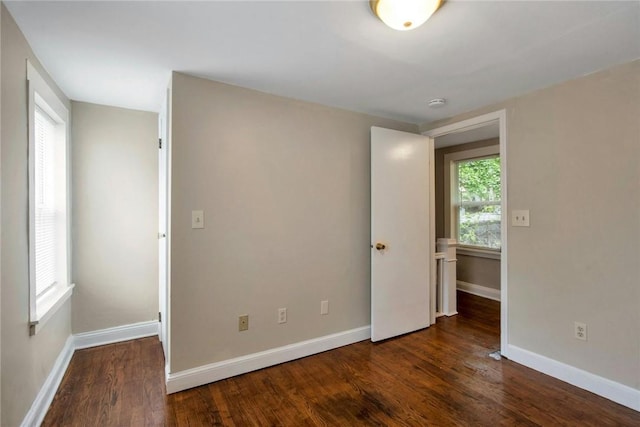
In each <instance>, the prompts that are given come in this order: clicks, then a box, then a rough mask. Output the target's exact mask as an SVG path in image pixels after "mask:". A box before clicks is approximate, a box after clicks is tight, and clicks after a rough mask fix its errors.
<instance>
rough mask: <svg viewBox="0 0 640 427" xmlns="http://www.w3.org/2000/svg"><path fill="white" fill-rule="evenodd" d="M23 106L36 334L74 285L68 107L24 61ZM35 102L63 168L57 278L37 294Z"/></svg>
mask: <svg viewBox="0 0 640 427" xmlns="http://www.w3.org/2000/svg"><path fill="white" fill-rule="evenodd" d="M27 93H28V99H27V108H28V116H27V123H28V141H29V150H28V153H29V155H28V170H29V183H28V185H29V187H28V188H29V190H28V193H29V333H30V334H31V335H34V334H36V333H37V332H39V330H40V329H41V328H42V327H43V326H44V325H45V323H46V322H47V321H48V320H49V319H50V318H51V317H52V316H53V315H54V314H55V313H56V312H57V311H58V309H59V308H60V307H62V305H63V304H64V303H65V301H67V300H68V299H69V298H70V297H71V294H72V290H73V287H74V285H73V284H72V283H71V234H70V232H71V191H70V170H71V163H70V155H69V151H70V150H69V149H70V141H69V136H70V132H69V125H70V123H69V110H68V109H67V108H66V106H65V105H64V103H63V102H62V101H61V100H60V98H58V96H57V95H56V93H55V92H54V91H53V90H52V89H51V88H50V87H49V85H48V84H47V83H46V81H45V80H44V79H43V77H42V76H41V75H40V73H39V72H38V71H37V70H36V68H35V67H34V66H33V65H32V64H31V63H30V62H29V61H27ZM36 106H37V107H38V108H39V109H40V110H42V111H43V112H45V113H46V114H47V115H49V117H50V118H52V119H53V120H54V122H56V123H57V126H56V138H57V140H58V141H57V142H58V143H62V144H64V146H63V147H58V148H57V151H58V153H57V155H58V156H62V157H61V158H62V159H63V160H64V171H63V172H62V173H61V176H62V181H63V182H62V183H60V184H59V185H58V184H57V185H56V187H58V189H59V188H62V191H63V195H62V197H63V200H62V201H61V202H60V201H58V202H57V205H58V206H57V207H62V209H63V212H62V214H61V216H62V218H61V221H60V223H59V224H58V226H59V227H60V228H61V230H60V232H61V235H62V236H64V237H63V238H62V239H61V240H62V242H59V243H60V249H59V250H60V253H59V255H60V256H61V258H60V265H61V267H60V269H61V271H62V275H61V280H59V281H58V282H57V283H56V284H55V285H53V286H51V287H50V288H48V289H47V290H46V291H45V292H43V293H42V294H41V295H37V289H36V277H35V276H36V269H35V217H36V215H35V208H36V200H35V188H36V182H35V170H36V165H35V155H34V153H35V148H36V142H35V110H36Z"/></svg>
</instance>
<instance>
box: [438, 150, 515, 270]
mask: <svg viewBox="0 0 640 427" xmlns="http://www.w3.org/2000/svg"><path fill="white" fill-rule="evenodd" d="M496 155H497V156H500V145H499V144H496V145H490V146H487V147H481V148H472V149H470V150H464V151H456V152H454V153H448V154H445V156H444V201H445V203H444V229H445V234H448V236H449V237H450V238H454V239H456V240H457V236H458V232H457V231H458V230H457V221H456V212H455V209H452V206H453V199H452V194H454V188H456V187H457V184H458V178H457V176H455V175H454V172H455V167H454V163H455V162H459V161H462V160H472V159H482V158H487V157H493V156H496ZM502 184H503V183H502V173H501V174H500V186H501V187H502V186H503V185H502ZM500 198H501V199H502V198H503V197H502V196H501V197H500ZM500 206H502V200H501V201H500ZM501 221H504V213H502V217H501ZM501 239H502V237H501ZM457 247H458V248H459V252H460V251H461V253H462V252H464V254H465V255H469V256H480V257H483V258H494V259H500V253H501V250H500V249H492V248H487V247H484V246H471V245H464V244H461V243H460V242H458V245H457ZM491 254H495V255H493V256H492V255H491Z"/></svg>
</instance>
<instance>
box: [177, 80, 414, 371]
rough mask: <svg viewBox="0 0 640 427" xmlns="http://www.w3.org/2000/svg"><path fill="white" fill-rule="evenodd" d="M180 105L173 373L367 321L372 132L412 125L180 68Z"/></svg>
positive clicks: (178, 97) (362, 324) (349, 327)
mask: <svg viewBox="0 0 640 427" xmlns="http://www.w3.org/2000/svg"><path fill="white" fill-rule="evenodd" d="M172 101H173V102H172V141H173V142H172V144H173V147H172V186H171V191H172V204H171V208H172V221H171V233H172V234H171V257H172V263H171V268H172V271H171V286H172V289H171V331H170V333H171V339H170V343H171V349H170V352H171V367H170V368H171V371H172V372H177V371H181V370H185V369H188V368H193V367H196V366H201V365H204V364H207V363H212V362H216V361H221V360H225V359H229V358H232V357H237V356H240V355H246V354H250V353H254V352H258V351H262V350H266V349H270V348H274V347H278V346H282V345H286V344H291V343H294V342H299V341H302V340H307V339H311V338H315V337H319V336H324V335H327V334H332V333H336V332H341V331H345V330H350V329H352V328H357V327H361V326H365V325H368V324H369V323H370V307H369V305H370V291H369V285H370V283H369V282H370V275H369V262H370V248H369V236H370V219H369V215H370V213H369V209H370V197H369V182H370V181H369V169H370V168H369V133H370V127H371V126H372V125H376V126H383V127H388V128H394V129H399V130H407V131H413V132H415V131H417V126H415V125H411V124H406V123H400V122H396V121H391V120H386V119H380V118H376V117H372V116H367V115H363V114H357V113H352V112H347V111H344V110H338V109H334V108H329V107H324V106H320V105H316V104H310V103H305V102H300V101H295V100H291V99H287V98H281V97H277V96H273V95H268V94H265V93H261V92H256V91H253V90H248V89H243V88H239V87H235V86H229V85H225V84H221V83H216V82H212V81H207V80H203V79H199V78H194V77H190V76H187V75H183V74H179V73H174V75H173V99H172ZM195 209H202V210H204V211H205V228H204V229H203V230H193V229H191V210H195ZM324 299H328V300H329V301H330V314H329V315H328V316H320V301H321V300H324ZM279 307H286V308H287V309H288V323H286V324H283V325H279V324H277V321H276V320H277V310H278V308H279ZM242 314H248V315H249V316H250V320H249V323H250V328H249V330H248V331H246V332H242V333H240V332H238V325H237V324H238V316H239V315H242Z"/></svg>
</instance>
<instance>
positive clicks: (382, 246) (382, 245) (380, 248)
mask: <svg viewBox="0 0 640 427" xmlns="http://www.w3.org/2000/svg"><path fill="white" fill-rule="evenodd" d="M386 247H387V246H386V245H385V244H384V243H376V249H377V250H379V251H381V250H384V249H386Z"/></svg>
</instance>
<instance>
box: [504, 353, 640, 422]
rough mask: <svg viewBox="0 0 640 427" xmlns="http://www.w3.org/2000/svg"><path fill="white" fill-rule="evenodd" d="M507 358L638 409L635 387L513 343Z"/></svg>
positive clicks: (637, 394) (638, 394) (638, 395)
mask: <svg viewBox="0 0 640 427" xmlns="http://www.w3.org/2000/svg"><path fill="white" fill-rule="evenodd" d="M509 359H510V360H512V361H514V362H516V363H519V364H521V365H524V366H527V367H529V368H531V369H535V370H536V371H539V372H542V373H543V374H547V375H549V376H552V377H554V378H557V379H559V380H561V381H564V382H566V383H569V384H571V385H574V386H576V387H579V388H581V389H584V390H588V391H590V392H592V393H595V394H597V395H598V396H602V397H604V398H607V399H609V400H612V401H614V402H616V403H619V404H620V405H623V406H626V407H628V408H631V409H634V410H636V411H640V390H637V389H635V388H632V387H629V386H626V385H624V384H620V383H618V382H615V381H612V380H609V379H607V378H603V377H601V376H598V375H595V374H592V373H591V372H587V371H583V370H582V369H578V368H576V367H574V366H571V365H567V364H566V363H562V362H558V361H557V360H554V359H550V358H548V357H546V356H542V355H540V354H537V353H533V352H531V351H529V350H525V349H523V348H520V347H517V346H514V345H509Z"/></svg>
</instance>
